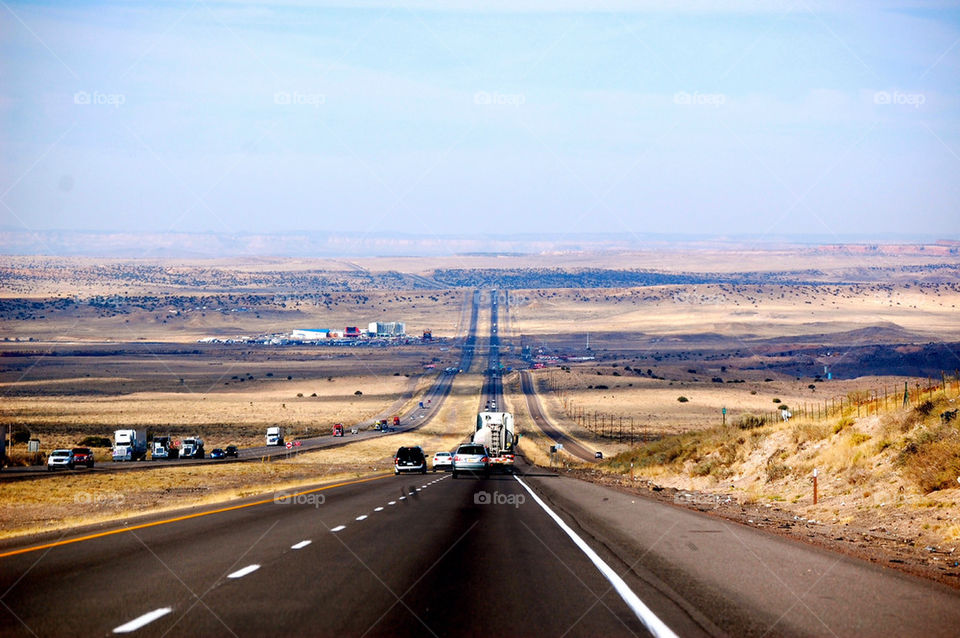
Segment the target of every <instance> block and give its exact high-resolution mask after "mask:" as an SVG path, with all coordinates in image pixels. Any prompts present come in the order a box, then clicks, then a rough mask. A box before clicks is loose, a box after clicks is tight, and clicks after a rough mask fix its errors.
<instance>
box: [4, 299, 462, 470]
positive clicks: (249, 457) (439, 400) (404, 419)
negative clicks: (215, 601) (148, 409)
mask: <svg viewBox="0 0 960 638" xmlns="http://www.w3.org/2000/svg"><path fill="white" fill-rule="evenodd" d="M480 303H481V295H480V293H479V292H478V291H475V292H474V293H473V299H472V301H471V310H470V324H469V327H468V328H467V334H466V336H465V338H464V343H463V346H462V347H461V354H460V362H459V368H458V369H459V370H468V369H469V368H470V366H471V365H472V362H473V358H474V357H475V355H476V341H477V323H478V316H479V310H480ZM455 376H456V373H447V372H444V373H441V374H439V375H438V376H437V379H436V381H435V382H434V384H433V385H432V386H431V387H430V389H428V390H427V392H426V393H425V394H424V395H423V397H422V399H421V401H418V402H417V406H416V407H414V408H412V409H410V410H408V411H407V412H406V413H398V412H397V411H395V410H389V411H388V413H386V414H382V415H378V416H376V417H374V418H372V419H369V420H367V421H363V422H361V423H355V424H349V425H347V424H345V431H346V432H345V435H344V436H343V437H333V436H323V437H316V438H309V439H302V440H301V441H299V443H300V445H299V446H297V447H296V448H291V449H289V450H288V449H287V448H286V447H283V446H266V445H261V446H256V447H249V448H241V449H240V451H239V454H238V457H237V458H231V459H211V458H209V456H207V457H206V458H204V459H175V460H157V461H154V460H150V461H139V462H107V463H102V462H101V463H98V464H96V465H95V466H94V467H92V468H86V467H78V468H76V469H74V470H62V471H58V472H48V471H47V468H46V467H44V466H41V467H37V466H24V467H8V468H5V469H4V470H3V471H2V472H0V481H2V480H16V479H33V478H42V477H46V476H49V477H53V476H55V475H59V474H63V473H64V472H69V471H73V472H97V473H109V472H119V471H128V470H143V469H150V468H156V467H163V466H166V465H176V466H184V465H201V464H205V463H218V464H223V463H236V462H243V461H261V460H263V459H278V458H286V457H288V456H290V455H291V454H297V453H299V452H306V451H309V450H318V449H323V448H332V447H339V446H342V445H346V444H348V443H352V442H354V441H360V440H365V439H372V438H378V437H381V436H389V435H391V434H396V433H399V432H410V431H412V430H416V429H418V428H421V427H423V426H424V425H426V424H427V423H429V422H430V420H431V419H432V418H433V415H435V414H436V413H437V412H439V411H440V407H441V406H442V405H443V401H444V400H445V399H446V398H447V395H449V393H450V389H451V387H452V386H453V380H454V377H455ZM409 398H410V397H409V396H406V397H403V398H401V399H400V400H399V401H398V403H399V404H401V405H402V404H403V403H405V402H406V400H408V399H409ZM420 403H422V404H423V407H422V408H421V407H419V404H420ZM394 413H398V416H400V425H399V426H395V427H392V428H391V430H390V431H387V432H383V431H379V430H373V429H369V428H371V426H373V424H374V423H375V422H376V421H377V420H379V419H382V418H388V417H390V416H392V415H393V414H394ZM331 427H332V424H331ZM351 428H358V429H359V432H358V433H357V434H351V433H350V432H351ZM288 442H289V441H288ZM206 452H207V454H208V455H209V453H210V450H209V449H207V450H206Z"/></svg>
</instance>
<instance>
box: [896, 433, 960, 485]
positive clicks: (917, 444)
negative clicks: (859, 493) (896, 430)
mask: <svg viewBox="0 0 960 638" xmlns="http://www.w3.org/2000/svg"><path fill="white" fill-rule="evenodd" d="M894 462H895V463H896V465H898V466H899V467H901V468H902V471H903V474H904V476H906V477H907V478H909V479H911V480H912V481H913V482H914V483H915V484H916V485H917V487H919V488H920V489H921V490H923V491H924V492H933V491H936V490H942V489H947V488H951V487H956V486H957V477H958V476H960V431H957V430H956V429H955V428H953V427H950V426H940V427H937V428H934V429H923V430H921V431H920V432H919V433H917V435H916V436H915V437H913V438H912V439H908V440H907V444H906V445H905V446H904V448H903V449H902V450H901V451H900V453H899V454H898V455H897V458H896V459H895V461H894Z"/></svg>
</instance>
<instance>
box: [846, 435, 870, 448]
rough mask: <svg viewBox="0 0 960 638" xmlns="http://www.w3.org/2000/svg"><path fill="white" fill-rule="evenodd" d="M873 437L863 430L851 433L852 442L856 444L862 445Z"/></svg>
mask: <svg viewBox="0 0 960 638" xmlns="http://www.w3.org/2000/svg"><path fill="white" fill-rule="evenodd" d="M871 438H872V437H871V436H870V435H869V434H864V433H863V432H851V433H850V442H851V443H853V444H854V445H860V444H861V443H865V442H867V441H869V440H870V439H871Z"/></svg>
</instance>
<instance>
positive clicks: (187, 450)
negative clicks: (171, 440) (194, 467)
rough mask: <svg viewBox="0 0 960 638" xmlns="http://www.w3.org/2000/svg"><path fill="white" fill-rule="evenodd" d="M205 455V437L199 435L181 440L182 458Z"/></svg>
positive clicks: (199, 457) (198, 457)
mask: <svg viewBox="0 0 960 638" xmlns="http://www.w3.org/2000/svg"><path fill="white" fill-rule="evenodd" d="M203 455H204V451H203V439H201V438H200V437H199V436H194V437H191V438H189V439H184V440H183V441H181V442H180V458H181V459H202V458H203Z"/></svg>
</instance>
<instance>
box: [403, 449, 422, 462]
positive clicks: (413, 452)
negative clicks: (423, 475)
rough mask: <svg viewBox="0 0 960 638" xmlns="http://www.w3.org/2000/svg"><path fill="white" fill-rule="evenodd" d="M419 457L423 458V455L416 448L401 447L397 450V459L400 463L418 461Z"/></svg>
mask: <svg viewBox="0 0 960 638" xmlns="http://www.w3.org/2000/svg"><path fill="white" fill-rule="evenodd" d="M421 456H423V453H422V452H421V451H420V450H418V449H417V448H410V447H402V448H400V449H399V450H397V458H398V459H400V460H402V461H407V460H410V459H419V458H420V457H421Z"/></svg>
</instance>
